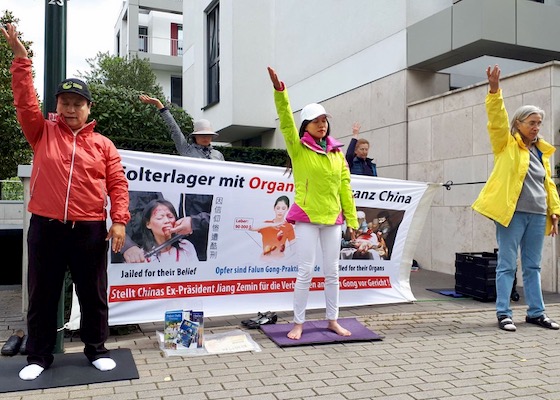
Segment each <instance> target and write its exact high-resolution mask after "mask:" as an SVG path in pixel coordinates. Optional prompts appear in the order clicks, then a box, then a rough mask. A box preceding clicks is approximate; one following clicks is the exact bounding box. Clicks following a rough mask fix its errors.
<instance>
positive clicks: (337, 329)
mask: <svg viewBox="0 0 560 400" xmlns="http://www.w3.org/2000/svg"><path fill="white" fill-rule="evenodd" d="M329 329H330V330H331V331H333V332H334V333H336V334H338V335H340V336H351V335H352V332H350V331H349V330H348V329H345V328H343V327H342V326H340V324H339V323H338V321H336V320H329Z"/></svg>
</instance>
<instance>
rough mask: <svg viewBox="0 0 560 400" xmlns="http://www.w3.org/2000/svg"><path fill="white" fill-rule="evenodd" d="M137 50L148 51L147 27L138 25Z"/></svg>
mask: <svg viewBox="0 0 560 400" xmlns="http://www.w3.org/2000/svg"><path fill="white" fill-rule="evenodd" d="M138 51H143V52H145V53H147V52H148V27H147V26H139V27H138Z"/></svg>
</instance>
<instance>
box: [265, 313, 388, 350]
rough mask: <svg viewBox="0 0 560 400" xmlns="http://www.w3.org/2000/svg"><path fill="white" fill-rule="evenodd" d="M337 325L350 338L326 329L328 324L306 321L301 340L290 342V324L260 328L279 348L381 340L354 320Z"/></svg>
mask: <svg viewBox="0 0 560 400" xmlns="http://www.w3.org/2000/svg"><path fill="white" fill-rule="evenodd" d="M338 323H339V324H340V325H341V326H342V327H344V328H346V329H348V330H349V331H350V332H352V335H351V336H340V335H337V334H336V333H334V332H333V331H331V330H329V329H327V325H328V322H327V321H325V320H323V321H307V322H305V323H304V324H303V334H302V335H301V339H299V340H292V339H289V338H288V337H287V336H286V335H287V334H288V332H289V331H290V330H291V329H292V327H293V326H294V324H293V323H290V324H271V325H261V326H260V328H261V330H262V331H263V332H264V334H265V335H266V336H268V337H269V339H270V340H272V341H273V342H274V343H276V344H277V345H278V346H280V347H288V346H302V345H310V344H323V343H339V342H363V341H370V340H381V339H383V338H382V337H381V336H379V335H378V334H377V333H375V332H373V331H371V330H369V329H368V328H366V327H365V326H364V325H363V324H362V323H361V322H359V321H358V320H356V318H342V319H339V320H338Z"/></svg>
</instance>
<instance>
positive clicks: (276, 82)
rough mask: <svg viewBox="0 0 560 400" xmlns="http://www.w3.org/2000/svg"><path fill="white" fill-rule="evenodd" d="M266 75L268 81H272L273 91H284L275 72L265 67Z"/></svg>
mask: <svg viewBox="0 0 560 400" xmlns="http://www.w3.org/2000/svg"><path fill="white" fill-rule="evenodd" d="M267 69H268V75H270V80H271V81H272V85H273V86H274V89H275V90H278V91H282V90H284V84H283V83H282V82H281V81H280V79H278V75H276V71H274V69H272V68H270V67H267Z"/></svg>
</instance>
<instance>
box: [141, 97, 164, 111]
mask: <svg viewBox="0 0 560 400" xmlns="http://www.w3.org/2000/svg"><path fill="white" fill-rule="evenodd" d="M140 101H141V102H142V103H144V104H151V105H153V106H156V108H157V109H158V110H161V109H162V108H163V104H162V102H161V101H160V100H159V99H157V98H155V97H150V96H148V95H146V94H141V95H140Z"/></svg>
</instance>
